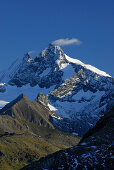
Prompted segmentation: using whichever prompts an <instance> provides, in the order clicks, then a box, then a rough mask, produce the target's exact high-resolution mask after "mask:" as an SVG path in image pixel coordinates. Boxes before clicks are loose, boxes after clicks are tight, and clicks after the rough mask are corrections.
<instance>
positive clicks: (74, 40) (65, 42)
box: [52, 38, 82, 46]
mask: <svg viewBox="0 0 114 170" xmlns="http://www.w3.org/2000/svg"><path fill="white" fill-rule="evenodd" d="M81 43H82V42H81V41H80V40H79V39H77V38H72V39H69V38H66V39H58V40H55V41H53V42H52V44H54V45H59V46H64V45H71V44H76V45H80V44H81Z"/></svg>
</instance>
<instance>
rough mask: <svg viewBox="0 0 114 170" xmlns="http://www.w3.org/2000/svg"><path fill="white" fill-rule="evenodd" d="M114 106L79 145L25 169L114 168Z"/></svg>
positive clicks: (24, 169)
mask: <svg viewBox="0 0 114 170" xmlns="http://www.w3.org/2000/svg"><path fill="white" fill-rule="evenodd" d="M113 134H114V107H113V109H112V110H111V112H109V113H107V114H106V115H105V116H104V117H102V118H101V119H100V120H99V121H98V122H97V124H96V125H95V127H94V128H92V129H91V130H90V131H89V132H88V133H87V134H86V135H85V136H84V137H83V139H82V140H81V142H80V143H79V145H78V146H75V147H72V148H70V149H66V150H63V151H59V152H56V153H54V154H52V155H48V156H47V157H45V158H42V159H40V160H39V161H38V162H33V163H31V164H30V165H29V166H26V167H25V168H23V170H30V169H34V170H37V169H38V170H42V169H48V170H51V169H73V168H74V169H106V170H112V169H114V136H113Z"/></svg>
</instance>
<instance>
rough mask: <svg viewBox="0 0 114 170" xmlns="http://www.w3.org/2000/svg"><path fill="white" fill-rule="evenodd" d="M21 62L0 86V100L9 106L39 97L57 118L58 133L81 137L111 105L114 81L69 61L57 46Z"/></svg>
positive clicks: (55, 123) (55, 120)
mask: <svg viewBox="0 0 114 170" xmlns="http://www.w3.org/2000/svg"><path fill="white" fill-rule="evenodd" d="M22 61H23V62H22V63H21V65H19V67H17V71H16V72H13V76H12V74H11V76H10V73H9V77H10V79H9V80H8V81H7V82H6V83H5V82H4V83H3V82H1V84H2V85H1V91H2V93H0V98H1V100H3V101H8V102H9V101H11V100H13V99H14V98H16V97H17V96H18V95H19V94H20V93H23V92H24V93H25V94H26V95H27V96H28V97H29V99H30V100H35V99H36V97H37V96H39V102H41V103H42V104H43V105H44V106H45V107H47V108H48V109H50V111H53V112H56V113H57V114H58V116H59V117H60V119H56V118H54V117H53V122H54V126H55V127H57V128H59V129H60V130H61V129H64V130H66V131H68V132H69V131H70V132H75V133H79V135H81V136H83V134H84V133H86V132H87V131H88V130H89V128H91V127H92V126H94V125H95V123H96V122H97V121H98V120H99V118H100V117H101V116H102V115H104V114H105V112H107V111H109V110H110V109H111V107H112V106H113V105H114V102H113V100H114V78H112V77H110V76H109V75H108V74H106V73H104V72H102V71H99V70H98V69H95V68H94V67H92V66H90V65H85V64H84V63H82V62H81V61H79V60H77V59H72V58H70V57H68V56H67V55H66V54H65V53H64V52H63V50H62V49H61V48H60V47H59V46H54V45H52V44H50V45H49V46H48V47H47V48H46V49H45V50H43V51H42V52H41V53H40V55H39V56H37V57H36V58H35V59H34V60H33V59H32V58H31V57H30V56H29V55H28V54H26V56H25V59H22ZM15 68H16V67H15ZM91 69H93V71H91ZM98 73H99V74H98ZM4 80H5V79H4ZM41 93H42V94H43V95H40V94H41ZM8 98H9V99H8ZM63 125H64V126H65V127H64V126H63Z"/></svg>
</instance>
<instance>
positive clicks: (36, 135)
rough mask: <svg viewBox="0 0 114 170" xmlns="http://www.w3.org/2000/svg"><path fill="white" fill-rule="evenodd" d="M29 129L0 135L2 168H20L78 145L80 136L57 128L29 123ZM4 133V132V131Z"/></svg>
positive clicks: (8, 169)
mask: <svg viewBox="0 0 114 170" xmlns="http://www.w3.org/2000/svg"><path fill="white" fill-rule="evenodd" d="M27 124H28V127H29V129H28V130H25V131H22V132H21V133H20V134H6V135H1V137H0V169H1V170H2V169H3V170H5V169H6V170H10V169H11V170H12V169H15V170H16V169H20V168H22V167H23V166H25V165H27V164H28V163H30V162H31V161H35V160H38V159H39V158H41V157H43V156H46V155H48V154H50V153H54V152H56V151H58V150H60V149H65V148H68V147H71V146H74V145H76V144H77V143H78V142H79V140H80V138H79V137H75V136H73V135H71V134H66V133H63V132H60V131H57V130H55V129H49V128H44V127H41V126H38V125H35V124H34V123H28V122H27ZM2 134H3V133H2Z"/></svg>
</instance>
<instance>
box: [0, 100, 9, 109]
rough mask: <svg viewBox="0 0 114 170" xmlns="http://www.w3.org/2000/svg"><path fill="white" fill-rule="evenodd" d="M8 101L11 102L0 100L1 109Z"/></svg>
mask: <svg viewBox="0 0 114 170" xmlns="http://www.w3.org/2000/svg"><path fill="white" fill-rule="evenodd" d="M8 103H9V102H6V101H3V100H0V109H1V108H2V107H4V106H5V105H6V104H8Z"/></svg>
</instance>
